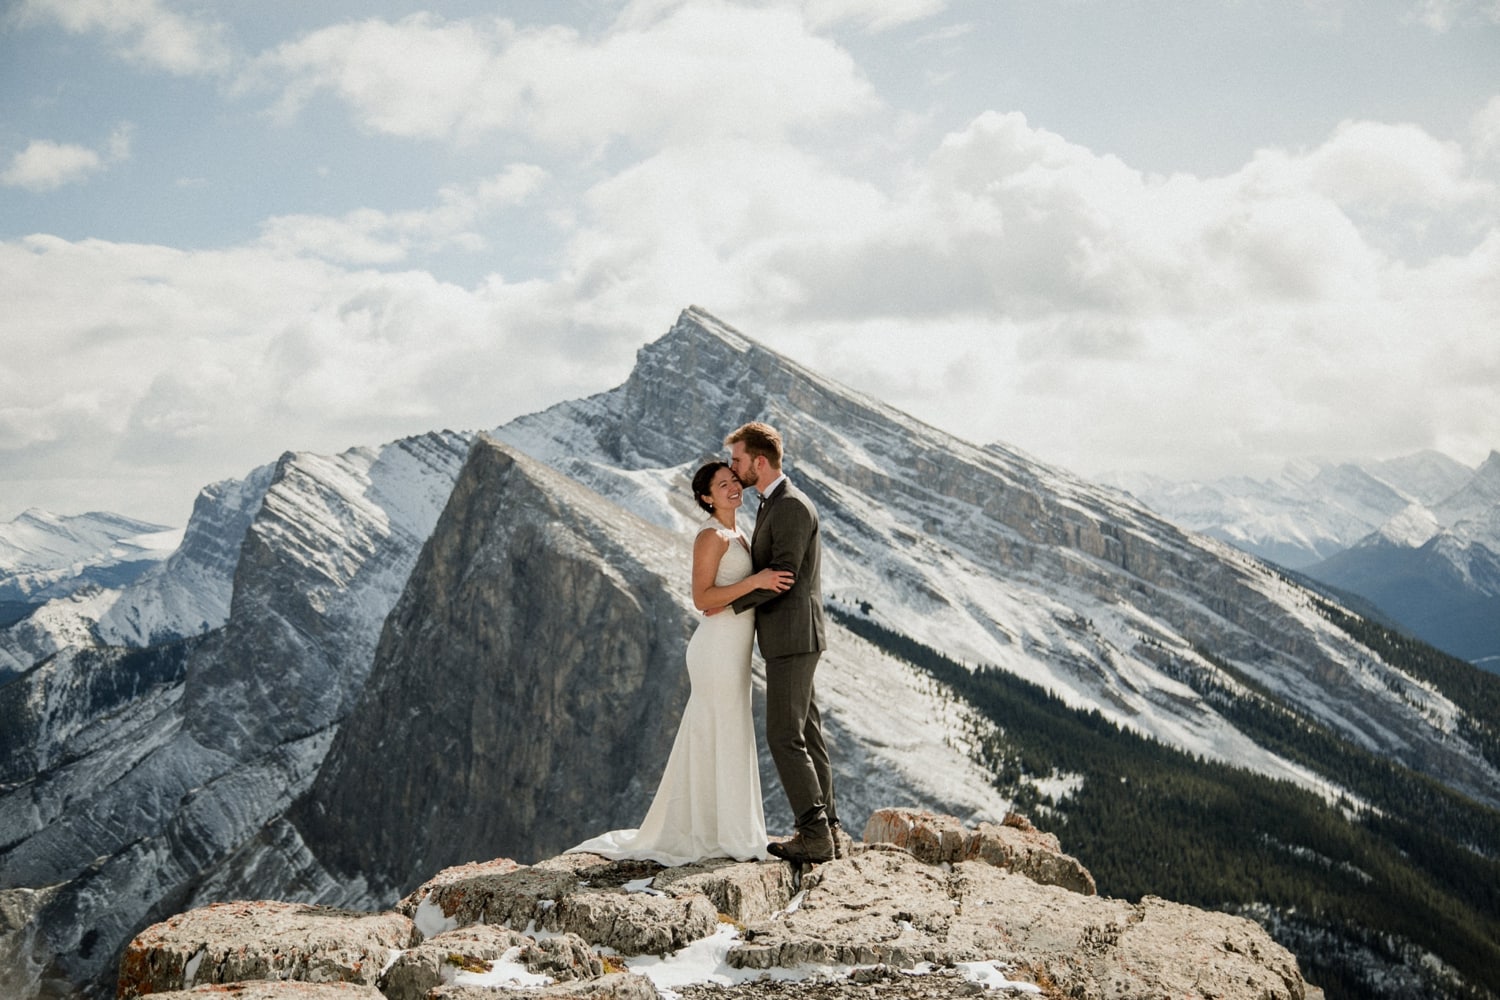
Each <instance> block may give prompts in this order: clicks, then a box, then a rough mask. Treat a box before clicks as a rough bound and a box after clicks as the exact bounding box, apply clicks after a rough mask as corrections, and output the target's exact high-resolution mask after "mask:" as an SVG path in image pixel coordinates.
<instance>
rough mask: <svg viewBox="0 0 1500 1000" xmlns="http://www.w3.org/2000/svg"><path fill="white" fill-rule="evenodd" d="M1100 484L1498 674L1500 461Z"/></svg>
mask: <svg viewBox="0 0 1500 1000" xmlns="http://www.w3.org/2000/svg"><path fill="white" fill-rule="evenodd" d="M1105 478H1106V479H1107V480H1108V481H1109V482H1111V483H1113V484H1114V485H1116V486H1119V487H1120V488H1122V489H1125V490H1128V491H1129V492H1131V493H1132V494H1134V495H1135V496H1136V497H1138V498H1139V499H1140V500H1141V501H1142V502H1143V503H1145V504H1146V505H1147V506H1149V507H1150V508H1152V509H1153V510H1156V511H1158V512H1159V513H1161V514H1162V515H1163V516H1165V517H1168V518H1170V519H1171V520H1173V521H1175V522H1177V523H1178V524H1180V525H1182V526H1183V527H1185V528H1188V529H1190V530H1192V531H1201V532H1203V533H1205V534H1208V535H1212V536H1213V537H1215V538H1221V539H1223V540H1224V541H1227V542H1229V543H1230V544H1232V545H1234V546H1236V547H1238V548H1241V549H1244V550H1245V551H1246V552H1251V553H1254V554H1255V555H1258V556H1260V557H1262V558H1264V559H1268V560H1270V561H1271V562H1274V563H1278V564H1280V565H1282V566H1285V567H1287V568H1288V569H1291V570H1296V571H1298V572H1299V573H1301V574H1304V575H1305V576H1306V577H1307V579H1308V580H1309V582H1312V583H1313V585H1315V586H1317V585H1321V586H1323V587H1331V588H1335V589H1336V590H1337V591H1341V592H1343V594H1344V595H1345V596H1348V595H1353V596H1355V597H1358V598H1362V599H1363V600H1364V601H1367V602H1369V607H1368V610H1370V611H1372V612H1373V613H1375V614H1376V615H1377V616H1379V617H1381V618H1382V619H1384V620H1385V621H1387V622H1388V623H1390V624H1392V625H1394V626H1395V627H1397V628H1400V629H1401V630H1403V631H1406V632H1409V633H1410V634H1412V635H1414V636H1416V637H1417V638H1419V639H1421V640H1423V641H1424V642H1428V643H1431V644H1432V645H1433V646H1436V647H1437V648H1438V649H1441V650H1443V651H1444V652H1447V653H1450V654H1452V655H1454V656H1458V657H1461V658H1462V659H1466V660H1468V661H1470V662H1471V663H1475V664H1478V665H1479V666H1482V667H1484V668H1486V669H1488V670H1491V671H1497V672H1500V453H1497V452H1491V453H1490V455H1489V457H1488V458H1487V459H1485V461H1484V462H1483V463H1481V464H1480V465H1479V467H1478V468H1477V469H1475V468H1469V467H1468V466H1465V465H1463V464H1461V463H1459V462H1456V461H1454V460H1453V459H1451V458H1449V457H1447V456H1445V455H1441V454H1438V453H1437V452H1432V451H1423V452H1418V453H1416V454H1413V455H1408V456H1405V457H1404V458H1397V459H1390V460H1386V461H1372V462H1355V463H1342V464H1332V463H1324V464H1315V463H1298V464H1294V465H1291V466H1288V467H1287V469H1286V470H1285V471H1284V472H1283V473H1282V474H1281V475H1280V476H1278V477H1275V478H1272V479H1268V480H1255V479H1248V478H1244V477H1229V478H1224V479H1218V480H1214V481H1212V482H1208V483H1195V482H1173V481H1169V480H1165V479H1161V478H1156V477H1151V476H1142V475H1132V474H1123V473H1122V474H1115V475H1111V476H1106V477H1105Z"/></svg>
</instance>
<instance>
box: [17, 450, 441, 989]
mask: <svg viewBox="0 0 1500 1000" xmlns="http://www.w3.org/2000/svg"><path fill="white" fill-rule="evenodd" d="M468 443H469V438H468V437H467V436H465V435H460V434H455V433H452V432H442V433H433V434H428V435H424V436H422V437H418V438H412V439H407V440H402V441H397V442H394V443H392V444H389V445H385V446H383V447H379V448H356V449H351V450H350V451H348V452H345V453H343V454H341V455H338V456H322V455H312V454H291V453H289V454H287V455H284V456H282V458H281V459H280V460H279V461H278V462H276V463H274V464H273V465H271V466H268V467H266V468H264V469H259V470H256V471H255V472H254V473H252V474H251V475H250V476H249V477H247V478H246V480H245V481H244V482H242V483H236V484H229V485H225V486H224V487H223V488H221V489H215V490H212V491H206V495H205V497H200V502H199V504H198V505H197V507H196V508H195V511H194V517H193V521H192V523H190V524H189V526H188V529H187V532H186V536H185V539H184V544H183V548H182V549H180V550H179V553H178V554H177V555H179V556H181V557H182V559H181V560H179V562H178V563H177V564H176V566H175V572H177V573H179V574H180V575H181V579H182V580H184V581H186V582H185V583H184V586H191V585H192V581H193V580H194V579H195V578H196V579H198V580H200V581H202V582H203V584H204V586H206V587H208V588H209V589H211V590H212V591H214V592H215V593H218V592H220V591H222V592H223V594H224V595H225V596H226V597H228V600H227V615H225V616H223V617H221V618H220V620H219V622H218V623H217V624H216V625H213V627H211V628H210V629H209V630H208V631H207V632H205V633H203V634H197V628H198V623H197V622H194V623H192V627H191V628H190V629H189V630H188V631H187V632H186V633H185V635H184V637H181V638H178V639H176V640H175V641H169V642H158V643H157V644H156V645H153V646H151V647H148V648H130V647H129V646H119V645H116V646H111V645H103V644H100V643H99V641H98V637H97V635H96V634H95V633H94V632H93V631H91V630H88V629H84V630H81V632H80V633H77V636H76V638H75V639H74V640H73V641H71V642H69V643H68V644H67V645H65V646H64V647H63V648H62V649H60V650H59V651H57V652H54V653H48V654H46V655H44V656H43V658H41V659H40V660H39V661H38V662H37V663H36V664H34V665H31V664H28V665H27V669H26V671H25V672H24V673H23V674H22V675H21V676H19V677H18V678H16V679H14V680H12V681H10V682H9V683H7V684H5V685H4V686H0V720H3V725H0V889H4V890H9V891H10V892H11V893H12V896H11V897H10V898H8V899H6V900H0V902H3V903H5V904H7V905H10V906H12V907H14V908H16V909H17V910H19V911H20V912H22V913H27V912H28V911H29V913H30V919H27V920H23V921H21V926H22V927H24V928H25V930H24V931H19V930H18V931H16V932H15V933H16V934H24V935H26V938H25V940H26V943H25V945H24V947H23V948H22V949H21V954H19V955H18V956H17V958H16V959H15V961H13V962H12V963H9V966H8V967H7V968H5V969H3V970H0V977H4V978H0V995H5V996H14V997H31V996H36V995H70V994H72V993H74V992H75V991H77V990H78V989H79V988H80V987H81V986H83V985H85V984H90V983H92V984H93V987H92V988H93V990H94V991H95V992H96V993H107V992H108V990H107V985H108V984H107V983H101V982H99V981H98V979H99V977H100V976H101V975H102V976H104V977H105V979H108V975H109V970H110V969H111V968H112V967H113V964H114V963H115V961H116V960H117V953H118V950H119V949H120V947H122V946H123V944H124V942H125V941H126V940H127V939H128V938H129V935H130V934H131V933H133V932H134V931H135V930H137V929H139V928H140V927H141V926H143V925H144V924H146V923H149V922H151V920H153V919H155V918H157V917H159V916H160V915H161V914H162V913H164V912H165V911H166V910H170V909H173V908H174V904H175V902H176V901H177V900H180V899H181V898H182V896H183V894H184V893H185V892H187V891H189V889H190V888H191V887H192V886H193V885H194V884H195V883H196V882H197V881H198V880H199V879H200V878H201V877H202V875H203V873H204V871H205V870H206V869H207V868H209V867H210V866H211V865H212V864H214V863H216V862H217V861H219V860H220V859H222V858H223V857H224V856H225V855H227V854H228V853H229V852H231V851H232V850H234V849H235V848H236V847H238V846H239V845H241V844H243V843H245V842H247V841H248V840H250V839H252V838H253V837H255V836H256V835H257V834H258V833H259V832H260V830H261V829H262V828H263V827H264V826H265V825H266V824H267V823H268V822H269V821H271V820H272V819H273V818H274V817H275V816H277V815H279V814H280V813H281V812H282V811H283V810H285V809H286V808H287V807H288V805H290V803H291V802H292V800H293V799H295V797H296V796H297V795H298V794H299V793H300V792H301V791H303V790H304V789H305V788H306V787H307V786H308V784H309V783H310V782H311V781H312V779H313V777H314V776H315V774H316V772H317V768H318V765H319V764H320V763H321V762H322V759H323V756H324V754H325V753H326V752H327V749H328V745H329V742H330V740H331V739H332V736H333V732H334V729H335V728H336V726H337V724H338V722H340V721H341V720H342V719H343V718H344V716H346V715H347V714H348V712H349V709H350V706H351V705H352V704H353V702H354V699H355V698H356V697H357V696H358V694H359V692H360V691H361V690H362V688H363V683H364V679H365V677H366V675H367V674H368V672H369V669H370V664H371V660H372V657H373V652H374V648H375V642H376V639H377V638H378V636H379V632H380V626H381V622H382V621H383V620H384V617H385V614H386V612H388V611H389V610H390V607H391V605H392V604H393V603H394V602H395V599H396V597H397V595H398V594H399V593H400V592H401V588H402V586H403V585H404V584H405V581H406V577H407V575H408V573H409V572H410V570H411V567H412V565H413V564H414V563H415V561H416V557H417V553H418V552H419V551H420V549H421V546H422V543H423V542H424V541H425V540H426V538H427V536H428V534H429V533H430V532H431V530H432V526H433V524H434V523H435V522H436V520H437V516H438V513H439V511H440V510H441V509H442V506H443V504H444V503H445V502H446V499H447V496H448V493H449V492H450V491H451V489H452V485H453V481H454V478H455V477H456V475H457V472H458V469H459V467H460V465H461V464H462V461H463V457H464V454H465V453H466V451H467V448H468ZM208 494H211V495H208ZM175 558H176V556H174V559H175ZM170 563H171V561H170V560H169V564H170ZM164 568H166V567H165V565H164ZM139 586H140V584H137V587H139ZM170 590H171V587H170V586H167V585H166V584H165V583H163V584H162V585H161V586H156V587H153V586H151V585H150V584H149V583H148V585H147V586H146V588H145V589H144V590H137V589H135V588H127V589H126V590H125V591H124V592H122V593H120V594H119V595H117V596H116V599H115V600H114V602H113V605H112V606H113V607H114V608H120V609H123V608H125V607H129V608H131V609H133V610H135V611H137V612H139V613H138V614H137V615H135V616H134V618H133V619H132V620H135V621H145V620H147V618H148V616H149V615H150V614H151V613H152V612H153V611H154V610H157V609H159V608H161V607H163V606H164V605H163V603H162V602H161V601H160V599H159V598H160V595H161V594H162V593H164V592H169V591H170ZM231 594H232V596H229V595H231ZM137 595H139V603H138V604H137V603H134V601H135V599H136V598H137ZM21 624H22V625H25V624H27V623H25V622H23V623H21ZM210 624H212V623H210ZM20 887H47V892H46V893H45V894H37V893H28V892H27V891H26V890H25V889H23V888H20ZM5 937H7V935H3V934H0V938H5ZM5 948H6V944H5V942H4V941H0V953H4V951H5ZM59 984H62V985H61V986H59Z"/></svg>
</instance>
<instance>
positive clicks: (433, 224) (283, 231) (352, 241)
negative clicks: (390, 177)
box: [261, 164, 546, 265]
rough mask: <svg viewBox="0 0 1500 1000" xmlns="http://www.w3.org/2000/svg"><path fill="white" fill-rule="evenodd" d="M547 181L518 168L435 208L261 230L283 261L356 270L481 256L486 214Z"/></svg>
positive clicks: (301, 220) (276, 222)
mask: <svg viewBox="0 0 1500 1000" xmlns="http://www.w3.org/2000/svg"><path fill="white" fill-rule="evenodd" d="M545 179H546V172H545V171H544V170H542V168H540V167H538V166H535V165H533V164H513V165H512V166H511V167H509V168H507V169H506V170H505V171H503V172H501V173H499V174H496V175H495V176H493V177H488V178H485V179H484V180H482V181H479V182H478V183H476V184H473V185H468V186H462V185H451V186H449V187H446V188H444V189H443V190H442V191H441V192H439V203H438V205H437V206H435V207H433V208H428V209H419V210H413V211H406V212H384V211H378V210H376V209H371V208H363V209H358V210H356V211H353V212H350V213H348V214H346V215H344V216H342V217H340V218H331V217H329V216H321V215H280V216H275V217H274V218H271V219H268V220H267V221H266V222H265V223H264V224H263V225H262V226H261V245H263V246H265V247H266V248H268V249H270V250H272V251H273V252H275V253H277V254H278V255H281V256H288V257H290V256H297V255H300V254H311V255H314V256H317V257H322V258H324V259H325V260H330V261H335V262H339V263H346V264H355V265H376V264H392V263H396V262H398V261H402V260H405V259H406V258H407V256H408V254H410V253H411V252H412V251H414V250H415V251H426V252H433V251H439V250H442V249H445V248H448V247H458V248H461V249H466V250H471V251H473V250H482V249H484V248H485V246H486V245H487V241H486V240H485V238H484V236H482V235H481V234H480V233H479V232H478V231H476V229H475V224H476V223H478V222H479V221H481V220H482V219H483V218H484V216H485V215H486V214H487V213H490V212H493V211H495V210H497V209H501V208H507V207H514V206H516V205H520V204H522V203H523V202H525V200H526V199H527V198H528V197H529V196H530V195H531V194H532V193H533V192H534V191H535V190H536V189H537V188H538V186H539V185H541V184H542V183H543V182H544V181H545Z"/></svg>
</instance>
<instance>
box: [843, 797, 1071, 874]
mask: <svg viewBox="0 0 1500 1000" xmlns="http://www.w3.org/2000/svg"><path fill="white" fill-rule="evenodd" d="M865 842H866V843H870V844H878V843H887V844H893V845H895V846H896V847H899V848H901V849H903V850H905V851H909V852H911V854H912V855H913V856H914V857H916V858H919V859H921V860H922V861H926V862H927V863H928V864H934V865H935V864H942V863H943V862H947V863H949V864H955V863H957V862H959V861H983V862H985V863H986V864H990V865H994V866H995V867H997V868H1005V869H1008V870H1010V871H1013V872H1016V873H1018V874H1021V875H1025V876H1026V877H1027V878H1029V879H1031V880H1032V881H1033V882H1039V883H1041V884H1042V885H1057V886H1061V887H1062V888H1064V889H1071V890H1072V891H1073V892H1081V893H1083V894H1084V895H1086V896H1092V895H1094V894H1095V893H1096V892H1097V891H1098V890H1097V889H1096V888H1095V886H1094V876H1093V875H1092V874H1090V873H1089V870H1088V869H1087V868H1085V867H1084V866H1083V863H1082V862H1080V861H1079V860H1078V859H1077V858H1075V857H1073V856H1072V855H1069V854H1064V853H1063V850H1062V845H1061V844H1059V843H1058V841H1057V836H1056V835H1055V834H1051V833H1045V832H1043V831H1041V830H1038V829H1037V828H1036V827H1034V826H1032V825H1031V822H1030V821H1029V820H1028V819H1026V817H1024V816H1019V815H1017V814H1015V813H1009V814H1007V815H1006V817H1005V821H1004V822H1003V823H998V824H997V823H980V824H978V826H976V827H975V828H974V829H972V830H969V829H966V828H965V827H964V824H963V821H962V820H960V819H958V818H957V817H956V816H942V815H935V814H933V813H931V812H926V811H923V810H918V809H878V810H876V811H875V812H873V813H871V814H870V820H869V822H868V823H866V824H865Z"/></svg>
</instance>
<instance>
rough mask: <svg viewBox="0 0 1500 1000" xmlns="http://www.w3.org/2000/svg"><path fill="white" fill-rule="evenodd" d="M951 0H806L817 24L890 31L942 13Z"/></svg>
mask: <svg viewBox="0 0 1500 1000" xmlns="http://www.w3.org/2000/svg"><path fill="white" fill-rule="evenodd" d="M947 7H948V2H947V0H805V3H804V4H803V9H804V10H805V11H806V14H807V19H808V22H809V23H811V24H812V25H813V26H814V27H816V28H826V27H829V26H832V25H836V24H851V23H852V24H856V25H858V26H860V27H862V28H864V29H866V30H868V31H886V30H889V29H891V28H898V27H901V26H902V25H906V24H910V23H912V22H914V21H922V20H926V19H927V18H929V17H933V16H934V15H936V14H940V13H942V12H943V11H944V10H946V9H947Z"/></svg>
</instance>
